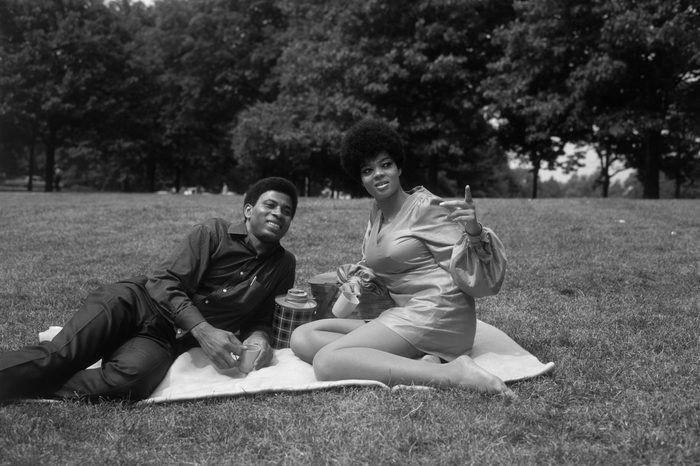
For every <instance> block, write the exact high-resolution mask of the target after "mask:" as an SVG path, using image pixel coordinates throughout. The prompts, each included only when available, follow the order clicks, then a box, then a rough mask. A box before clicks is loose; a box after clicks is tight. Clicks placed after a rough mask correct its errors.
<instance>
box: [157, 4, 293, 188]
mask: <svg viewBox="0 0 700 466" xmlns="http://www.w3.org/2000/svg"><path fill="white" fill-rule="evenodd" d="M155 15H156V25H155V27H154V28H153V29H152V30H151V31H150V33H149V34H147V35H145V36H144V39H145V40H146V42H145V44H149V45H150V46H151V47H152V48H153V50H152V51H151V52H150V56H151V57H152V62H151V66H152V69H153V71H154V73H155V74H156V75H157V76H158V85H159V89H160V92H159V97H160V102H159V105H158V108H160V114H159V116H158V122H159V125H160V126H161V127H162V128H163V136H162V145H163V147H165V148H166V149H167V150H166V151H165V152H166V153H167V154H168V158H169V160H168V163H169V164H170V165H172V166H173V167H174V168H175V182H174V184H175V185H176V187H177V188H179V187H180V186H181V185H182V184H183V183H185V182H188V183H197V184H202V185H211V184H214V183H212V177H214V178H215V179H216V184H219V185H220V184H221V183H222V182H223V177H225V175H226V174H225V173H223V174H222V173H220V172H221V170H217V168H221V167H222V166H224V165H229V166H230V165H231V163H230V162H232V160H231V156H232V154H231V151H230V148H229V142H228V139H227V138H228V136H227V135H228V129H229V126H230V124H231V122H233V121H235V119H236V118H237V116H238V114H239V113H240V112H241V111H242V110H244V109H245V108H246V107H247V106H248V105H252V104H253V103H254V102H256V101H258V100H265V99H267V98H269V97H268V94H269V93H271V92H272V90H271V89H269V88H268V87H267V85H268V78H269V73H270V70H271V69H272V67H273V65H274V63H275V62H276V60H277V57H278V55H279V48H278V47H277V46H276V43H275V42H274V41H273V38H274V36H275V35H276V34H277V32H278V31H279V30H282V29H283V28H284V27H285V18H284V16H283V15H282V14H281V12H280V11H279V9H278V8H277V6H276V5H275V3H274V2H273V1H272V0H262V1H241V2H231V1H227V0H215V1H210V0H195V1H185V0H167V1H162V2H157V3H156V4H155ZM183 178H184V179H183Z"/></svg>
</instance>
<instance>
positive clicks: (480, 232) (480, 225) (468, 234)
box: [464, 222, 484, 238]
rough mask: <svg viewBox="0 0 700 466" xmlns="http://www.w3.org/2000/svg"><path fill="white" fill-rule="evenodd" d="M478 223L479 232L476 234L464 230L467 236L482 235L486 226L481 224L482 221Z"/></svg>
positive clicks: (475, 236)
mask: <svg viewBox="0 0 700 466" xmlns="http://www.w3.org/2000/svg"><path fill="white" fill-rule="evenodd" d="M477 223H478V224H479V233H477V234H475V235H472V234H471V233H469V232H468V231H466V229H465V231H464V232H465V233H466V234H467V236H471V237H472V238H477V237H480V236H481V234H482V233H483V232H484V226H483V225H482V224H481V222H477Z"/></svg>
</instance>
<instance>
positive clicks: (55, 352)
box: [0, 283, 153, 401]
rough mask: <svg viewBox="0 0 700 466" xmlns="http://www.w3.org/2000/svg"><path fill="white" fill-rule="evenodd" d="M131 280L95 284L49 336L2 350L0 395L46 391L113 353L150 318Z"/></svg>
mask: <svg viewBox="0 0 700 466" xmlns="http://www.w3.org/2000/svg"><path fill="white" fill-rule="evenodd" d="M147 300H148V298H147V296H145V294H144V293H143V292H141V291H140V289H139V288H138V287H136V286H135V285H127V284H122V283H117V284H113V285H107V286H104V287H102V288H99V289H98V290H96V291H95V292H93V293H92V294H91V295H90V296H88V298H87V299H86V300H85V303H84V304H83V306H82V307H81V309H80V310H79V311H78V312H76V313H75V314H74V315H73V317H71V319H70V320H69V321H68V323H66V324H65V326H64V327H63V329H62V330H61V332H59V334H58V335H56V337H55V338H54V339H53V340H52V341H50V342H42V343H40V344H38V345H34V346H28V347H26V348H24V349H21V350H18V351H10V352H7V353H0V401H2V400H5V399H10V398H18V397H35V396H42V395H48V394H51V393H53V392H54V391H56V390H58V389H59V388H60V387H61V386H62V385H63V384H64V383H65V382H66V381H67V380H68V379H69V378H70V377H71V376H72V375H73V374H75V373H76V372H78V371H80V370H82V369H84V368H85V367H88V366H89V365H91V364H93V363H94V362H95V361H97V360H98V359H100V358H102V357H105V356H108V355H110V354H112V353H113V352H114V351H115V350H116V349H117V348H119V347H120V346H121V345H122V344H123V343H124V342H125V341H127V340H129V339H130V338H132V337H133V336H134V335H136V334H138V333H139V329H140V328H141V327H142V326H143V324H144V322H146V321H147V320H150V319H153V313H152V311H151V309H150V307H149V306H150V303H149V302H148V301H147Z"/></svg>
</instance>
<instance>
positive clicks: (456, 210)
mask: <svg viewBox="0 0 700 466" xmlns="http://www.w3.org/2000/svg"><path fill="white" fill-rule="evenodd" d="M440 205H441V206H444V207H447V208H448V209H450V214H449V215H448V216H447V218H448V219H450V220H451V221H453V222H456V223H459V224H460V225H462V227H464V231H466V232H467V234H469V235H471V236H478V235H480V234H481V228H482V227H481V224H480V223H479V222H478V221H477V219H476V206H475V205H474V199H472V192H471V189H469V185H466V186H465V187H464V200H463V201H443V202H441V203H440Z"/></svg>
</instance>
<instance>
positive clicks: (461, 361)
mask: <svg viewBox="0 0 700 466" xmlns="http://www.w3.org/2000/svg"><path fill="white" fill-rule="evenodd" d="M443 367H446V368H449V369H448V370H450V372H451V373H450V380H451V381H452V382H454V383H456V384H457V385H460V386H462V387H467V388H471V389H474V390H476V391H478V392H482V393H492V394H501V395H503V396H505V397H506V398H515V397H516V395H515V393H513V391H512V390H511V389H510V388H508V386H506V384H505V383H504V382H503V381H502V380H501V379H499V378H498V377H496V376H495V375H493V374H491V373H490V372H488V371H486V370H484V369H482V368H481V367H480V366H479V365H478V364H477V363H475V362H474V360H472V358H470V357H469V356H460V357H458V358H457V359H455V360H454V361H451V362H449V363H447V364H445V365H444V366H443Z"/></svg>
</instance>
